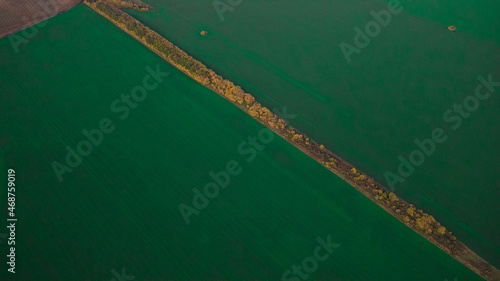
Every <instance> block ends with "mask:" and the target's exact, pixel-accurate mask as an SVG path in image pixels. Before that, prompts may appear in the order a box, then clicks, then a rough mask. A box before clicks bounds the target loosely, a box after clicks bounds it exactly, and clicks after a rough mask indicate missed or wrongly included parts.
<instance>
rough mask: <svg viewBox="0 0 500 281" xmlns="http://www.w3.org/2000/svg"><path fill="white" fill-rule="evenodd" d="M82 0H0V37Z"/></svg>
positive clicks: (55, 13)
mask: <svg viewBox="0 0 500 281" xmlns="http://www.w3.org/2000/svg"><path fill="white" fill-rule="evenodd" d="M81 2H82V0H0V38H2V37H5V36H7V35H9V34H12V33H16V32H18V31H20V30H23V29H26V28H28V27H30V26H33V25H35V24H37V23H39V22H42V21H44V20H46V19H49V18H51V17H53V16H55V15H58V14H60V13H62V12H65V11H67V10H69V9H71V8H73V7H74V6H76V5H78V4H80V3H81Z"/></svg>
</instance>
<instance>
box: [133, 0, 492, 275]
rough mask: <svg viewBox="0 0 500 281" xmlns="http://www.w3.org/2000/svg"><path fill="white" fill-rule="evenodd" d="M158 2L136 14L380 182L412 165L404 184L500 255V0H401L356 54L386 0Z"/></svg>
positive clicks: (410, 197)
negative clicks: (436, 135)
mask: <svg viewBox="0 0 500 281" xmlns="http://www.w3.org/2000/svg"><path fill="white" fill-rule="evenodd" d="M145 2H146V3H147V4H149V5H151V6H153V7H156V8H157V9H156V10H155V11H152V12H147V13H144V12H136V11H129V13H130V14H131V15H133V16H134V17H135V18H137V19H138V20H140V21H141V22H143V23H144V24H145V25H147V26H149V27H151V28H153V29H154V30H156V31H158V32H159V33H160V34H162V35H163V36H165V37H166V38H167V39H169V40H171V41H172V42H173V43H174V44H176V45H178V46H179V47H181V48H182V49H184V50H185V51H187V52H188V53H189V54H191V55H192V56H194V57H195V58H198V59H199V60H201V61H202V62H203V63H205V64H206V65H207V66H208V67H209V68H212V69H214V70H215V71H216V72H217V73H219V74H221V75H222V76H223V77H225V78H226V79H229V80H231V81H233V82H234V83H235V84H238V85H241V86H242V87H243V88H244V89H245V90H246V91H248V92H249V93H252V94H253V95H255V96H256V98H257V101H258V102H260V103H262V104H263V105H265V106H267V107H268V108H274V107H276V108H280V107H281V106H283V105H286V106H287V107H288V108H289V109H290V110H291V111H292V112H293V113H295V114H297V115H298V117H297V118H296V119H294V120H293V121H292V122H291V123H292V125H293V126H295V127H296V128H298V129H299V130H300V131H302V132H304V133H306V134H307V135H308V136H309V137H311V138H313V139H314V140H316V141H318V142H320V143H322V144H324V145H325V146H326V147H327V148H329V149H330V150H331V151H332V152H334V153H336V154H337V155H339V156H341V157H342V158H344V159H346V160H347V161H348V162H350V163H351V164H353V165H354V166H356V167H357V168H359V169H360V170H362V171H364V172H366V173H367V174H368V175H370V176H372V177H374V178H375V179H376V180H377V181H378V182H380V183H382V184H384V185H385V186H387V187H389V184H388V181H387V180H386V175H388V173H387V172H390V173H392V174H393V175H397V176H399V177H400V179H399V180H397V181H396V182H395V184H394V185H393V187H394V190H395V191H394V192H395V193H396V194H397V195H399V196H401V197H402V198H403V199H405V200H406V201H408V202H410V203H413V204H415V205H416V206H417V208H419V209H423V210H425V211H427V212H428V213H429V214H431V215H433V216H434V217H436V219H437V220H438V221H440V222H441V223H442V224H443V225H444V226H446V227H447V228H448V229H449V230H450V231H452V232H453V233H454V235H456V236H457V237H458V239H459V240H461V241H463V242H464V243H465V244H466V245H468V246H469V247H470V248H471V249H472V250H473V251H475V252H476V253H478V254H479V255H480V256H482V257H483V258H485V259H486V260H488V261H489V262H490V263H492V264H493V265H494V266H496V267H497V268H499V267H500V227H499V225H500V217H499V216H498V214H499V213H500V205H499V204H498V198H500V189H499V188H498V187H499V186H500V180H499V178H498V177H497V176H496V174H497V172H498V166H499V164H500V157H499V156H498V155H500V146H498V140H499V139H500V131H499V130H498V126H497V125H495V124H498V123H499V122H500V114H499V111H498V106H499V105H500V88H499V87H498V81H500V69H499V68H498V65H500V52H499V50H500V49H499V46H500V44H498V42H499V37H498V33H495V32H494V31H495V30H494V29H492V28H494V26H496V28H498V24H496V25H495V23H497V22H498V17H496V16H494V15H493V11H496V10H498V9H497V7H498V3H496V4H495V3H493V2H490V3H484V4H481V5H479V4H477V1H472V2H470V1H458V2H457V1H454V2H453V3H451V1H445V2H443V3H441V2H440V4H435V5H434V4H431V3H427V2H430V1H425V3H424V1H412V2H409V1H401V4H400V5H399V6H398V7H399V9H400V10H401V12H400V13H397V14H391V18H390V21H389V22H388V23H387V24H385V25H386V26H380V25H379V32H378V33H376V32H375V31H372V32H375V33H376V35H374V36H371V37H369V41H368V43H366V44H364V43H363V44H358V45H359V46H361V47H362V48H361V47H360V48H358V50H357V51H359V52H354V53H353V54H351V55H349V56H348V57H349V59H350V62H348V60H347V59H346V56H345V55H344V52H343V51H342V49H341V48H340V45H341V43H346V44H350V45H352V46H358V45H356V43H355V38H356V40H357V41H363V40H362V39H360V38H358V37H357V34H358V33H357V32H356V31H355V27H358V28H360V29H361V30H362V32H365V27H366V25H367V24H369V23H370V22H374V21H375V19H374V16H373V15H372V13H371V11H373V12H376V13H379V12H380V11H383V10H385V11H386V10H388V6H387V4H386V3H387V1H378V2H374V1H365V0H363V1H361V0H357V1H327V0H320V1H305V0H304V1H292V2H290V1H262V0H256V1H242V2H241V4H239V5H235V6H234V7H231V6H230V8H231V10H228V11H226V12H224V13H222V17H219V14H218V13H217V9H216V8H215V7H214V5H213V4H212V2H213V1H176V0H146V1H145ZM406 2H408V3H406ZM222 3H225V2H224V1H222ZM233 3H235V2H233ZM405 5H407V6H405ZM426 5H427V6H426ZM435 6H436V7H435ZM432 7H434V8H436V9H437V10H439V11H444V10H446V13H443V16H442V17H440V16H438V15H437V14H438V12H436V11H435V10H436V9H434V8H432ZM431 10H432V11H431ZM452 19H456V20H452ZM483 22H490V23H491V25H490V26H489V27H488V28H489V29H486V31H485V30H484V29H481V28H480V26H479V24H481V23H483ZM442 25H444V26H448V25H456V26H457V32H456V33H454V32H451V31H449V30H447V29H445V28H442V27H443V26H442ZM371 28H372V30H373V29H374V28H373V27H371ZM202 30H206V31H208V35H207V36H204V37H203V36H201V35H200V31H202ZM360 36H361V35H360ZM365 36H366V35H365ZM358 43H359V42H358ZM490 75H491V78H489V77H490ZM480 77H483V78H484V80H489V79H491V80H492V81H493V83H497V84H496V86H495V87H490V88H491V89H493V90H494V92H493V93H491V92H490V90H489V89H488V88H487V86H486V85H485V84H484V83H483V82H481V81H484V80H481V79H480ZM478 87H480V88H479V94H481V95H484V96H487V97H486V98H485V99H482V100H479V99H478V98H476V97H475V95H476V89H478ZM469 109H470V110H469ZM460 110H462V111H460ZM436 129H437V130H438V131H437V132H444V133H443V134H441V136H442V138H441V141H440V142H439V143H437V142H436V141H432V142H433V145H432V144H429V141H431V139H432V138H433V132H434V131H435V130H436ZM443 139H444V140H443ZM427 140H428V141H427ZM422 142H424V143H427V145H426V148H424V149H422V148H421V146H422V145H420V146H419V145H417V143H422ZM410 155H413V157H414V158H412V159H413V160H412V163H416V164H411V163H410V164H411V167H408V164H404V166H405V167H403V168H402V169H401V170H402V172H400V171H399V166H402V165H403V164H401V163H404V161H408V162H409V159H410ZM419 155H420V157H419ZM401 159H404V160H401Z"/></svg>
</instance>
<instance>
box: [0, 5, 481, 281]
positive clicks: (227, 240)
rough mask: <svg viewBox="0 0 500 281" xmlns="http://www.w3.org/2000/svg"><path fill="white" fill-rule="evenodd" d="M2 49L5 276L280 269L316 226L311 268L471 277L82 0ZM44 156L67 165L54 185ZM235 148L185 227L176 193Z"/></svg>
mask: <svg viewBox="0 0 500 281" xmlns="http://www.w3.org/2000/svg"><path fill="white" fill-rule="evenodd" d="M0 62H1V66H2V67H0V98H1V103H0V120H2V122H1V123H0V140H1V146H0V151H1V153H0V156H1V158H0V167H4V168H12V169H15V170H16V188H17V190H16V198H17V201H16V212H17V215H18V222H17V232H16V233H17V236H16V240H17V241H18V243H17V244H16V247H17V250H16V257H17V262H18V264H17V270H18V273H17V275H15V278H16V280H112V279H113V278H115V277H116V275H114V274H115V273H116V274H119V273H121V272H123V271H122V270H124V271H125V273H126V274H127V275H128V276H134V277H135V278H136V280H209V279H213V280H245V279H249V280H250V279H251V280H255V279H259V280H278V279H281V276H282V275H283V273H284V272H286V270H291V268H292V266H293V265H295V264H297V265H298V264H300V265H302V261H303V260H306V259H308V257H311V256H314V252H315V249H318V245H319V244H318V243H319V242H318V239H323V240H328V239H327V237H331V238H330V239H331V242H333V243H338V244H340V245H336V246H335V248H334V249H333V250H332V251H331V252H328V253H329V254H328V257H327V258H325V259H324V260H322V261H320V262H317V268H316V269H315V270H312V271H310V272H309V273H308V274H309V275H310V279H314V280H384V281H386V280H415V281H421V280H436V281H442V280H445V279H448V280H453V279H454V278H458V280H482V279H481V278H480V277H478V276H477V275H476V274H474V273H473V272H472V271H470V270H469V269H467V268H466V267H465V266H463V265H462V264H460V263H459V262H457V261H455V260H454V259H452V258H451V257H450V256H448V255H447V254H445V253H444V252H442V251H441V250H440V249H438V248H437V247H435V246H434V245H432V244H431V243H430V242H428V241H427V240H425V239H424V238H423V237H421V236H420V235H418V234H416V233H415V232H414V231H412V230H411V229H409V228H408V227H406V226H405V225H403V224H402V223H400V222H399V221H397V220H396V219H395V218H394V217H392V216H390V215H389V214H387V213H386V212H385V211H384V210H382V209H381V208H380V207H378V206H376V205H375V204H374V203H372V202H371V201H370V200H369V199H367V198H366V197H365V196H363V195H362V194H360V193H359V192H358V191H356V190H355V189H354V188H352V187H351V186H350V185H348V184H347V183H345V182H344V181H343V180H341V179H340V178H338V177H337V176H336V175H334V174H333V173H331V172H330V171H328V170H326V169H325V168H323V167H322V166H321V165H320V164H318V163H317V162H316V161H314V160H312V159H310V158H309V157H307V156H306V155H305V154H303V153H302V152H300V151H299V150H298V149H296V148H295V147H293V146H292V145H290V144H289V143H287V142H286V141H284V140H283V139H281V138H279V137H277V136H276V135H266V134H264V135H266V136H267V138H265V139H266V140H267V141H266V142H267V143H266V144H265V145H264V147H262V143H260V145H259V146H258V147H260V151H257V149H256V148H255V149H253V150H252V149H250V146H249V142H250V139H249V137H250V138H252V137H254V136H256V137H258V136H259V132H262V130H265V129H264V127H263V126H262V125H260V124H259V123H258V122H256V121H255V120H254V119H252V118H250V117H249V116H248V115H247V114H245V113H244V112H242V111H241V110H239V109H238V108H236V107H235V106H234V105H232V104H231V103H229V102H228V101H226V100H225V99H223V98H221V97H220V96H218V95H216V94H215V93H213V92H211V91H209V90H207V89H206V88H204V87H202V86H200V85H199V84H198V83H196V82H195V81H193V80H191V79H190V78H188V77H187V76H185V75H184V74H182V73H181V72H179V71H177V70H176V69H175V68H173V67H172V66H170V65H169V64H167V63H166V62H164V61H162V60H161V59H160V58H159V57H157V56H156V55H155V54H154V53H153V52H150V51H149V50H148V49H147V48H146V47H144V46H142V45H141V44H140V43H138V42H136V41H135V40H133V39H132V38H130V37H129V36H128V35H127V34H125V33H124V32H122V31H120V30H119V29H118V28H116V27H115V26H113V25H112V24H111V23H110V22H108V21H107V20H105V19H104V18H102V17H101V16H99V15H98V14H96V13H94V12H93V11H92V10H90V9H89V8H88V7H86V6H77V7H75V8H74V9H72V10H70V11H68V12H67V13H64V14H61V15H58V16H57V17H55V18H53V19H52V20H51V21H50V22H49V23H48V24H47V26H46V27H45V28H44V29H43V30H40V32H39V33H38V35H37V36H36V37H34V38H32V39H31V41H30V44H27V45H25V46H24V47H23V49H21V50H20V52H19V53H17V54H15V53H14V51H13V50H12V48H11V46H10V43H9V41H8V40H7V39H6V38H4V39H2V40H0ZM148 66H150V67H152V68H153V69H156V67H157V66H158V67H159V69H160V70H161V71H162V72H168V73H170V75H169V76H168V77H163V76H155V77H156V78H154V79H158V80H156V81H157V82H158V83H157V84H156V86H151V83H153V82H154V81H151V80H150V81H149V83H150V84H149V85H150V86H148V89H149V92H147V95H146V96H145V97H144V96H142V97H144V99H142V100H141V101H140V102H137V103H134V106H132V105H130V104H129V103H128V102H126V101H122V100H123V97H122V95H127V94H128V93H130V92H131V90H132V89H135V88H136V87H137V86H138V85H145V84H143V83H144V79H145V77H146V76H145V75H147V74H148V73H149V72H148V71H147V70H146V68H147V67H148ZM150 77H153V76H150ZM146 80H147V79H146ZM113 104H114V105H115V106H119V108H120V109H119V110H117V108H116V107H115V108H114V107H113ZM113 108H114V109H113ZM125 108H128V110H126V109H125ZM125 112H128V114H126V115H125ZM103 120H108V121H106V122H105V123H106V124H107V125H105V126H104V128H106V131H107V132H108V131H109V129H110V126H111V125H112V126H111V127H112V128H113V130H112V131H111V132H109V133H103V138H102V140H101V141H96V142H95V144H94V146H93V148H92V151H91V152H88V151H89V150H85V151H87V152H88V153H87V152H86V154H88V155H86V156H82V157H81V159H80V160H81V161H80V162H81V163H77V162H78V161H77V160H75V159H74V156H73V159H69V160H68V159H66V158H67V157H68V156H67V155H68V151H67V147H69V149H76V150H77V151H79V150H78V148H77V147H78V145H79V143H81V142H82V141H83V140H86V138H87V137H85V136H84V133H82V130H87V131H92V132H95V131H93V130H94V129H96V128H102V125H100V124H102V122H103ZM110 124H111V125H110ZM264 132H265V131H264ZM260 134H263V133H260ZM273 136H274V137H273ZM94 140H95V137H94ZM259 140H260V138H259ZM244 142H247V143H246V144H245V143H244ZM89 143H90V142H89ZM92 143H94V142H92ZM240 145H242V148H243V149H244V150H245V151H243V152H242V153H239V152H238V147H239V146H240ZM87 149H88V148H87ZM81 151H84V150H81ZM251 151H254V152H255V153H253V152H251ZM254 154H255V157H253V158H252V157H250V156H251V155H254ZM70 158H71V157H70ZM54 161H58V162H60V163H65V164H68V163H69V162H72V163H73V164H74V165H73V166H74V167H73V171H72V172H71V173H65V174H63V176H62V179H63V180H62V182H60V181H59V180H58V178H57V176H56V174H55V173H54V170H53V168H52V167H51V164H52V163H53V162H54ZM231 161H236V162H237V163H238V164H239V168H240V171H241V172H240V174H238V175H234V176H233V177H231V178H230V182H229V184H228V185H227V187H225V188H224V189H221V190H220V193H219V195H218V196H215V197H214V198H211V199H210V200H209V204H208V206H206V208H203V209H201V210H199V214H197V215H192V216H191V217H190V219H191V221H190V223H189V224H186V223H185V221H184V219H183V218H182V216H181V214H180V212H179V204H180V203H185V204H188V205H191V206H193V203H192V200H193V196H194V191H193V188H198V189H201V190H202V189H203V186H205V185H206V184H207V183H209V182H211V181H213V180H212V178H211V177H210V176H209V173H210V171H214V172H218V171H221V170H224V169H226V168H225V167H226V166H227V164H228V163H230V162H231ZM75 163H76V164H75ZM231 163H233V162H231ZM68 165H69V164H68ZM2 173H4V171H2ZM5 210H6V204H5V202H4V209H3V211H4V212H3V213H5ZM2 217H3V215H2ZM319 249H321V248H319ZM0 251H1V252H2V253H4V252H6V251H7V245H6V243H2V244H0ZM325 253H327V252H326V248H325V252H323V251H321V255H323V256H322V259H323V257H325V256H324V255H325ZM5 259H6V257H5V255H4V254H2V255H1V258H0V264H2V270H1V271H0V276H1V277H2V278H1V279H2V280H6V279H5V278H4V277H5V274H8V273H6V271H5V270H4V268H3V267H4V266H5V264H6V260H5ZM308 260H310V259H308ZM9 277H11V276H9ZM115 279H116V278H115ZM128 280H130V279H128Z"/></svg>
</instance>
